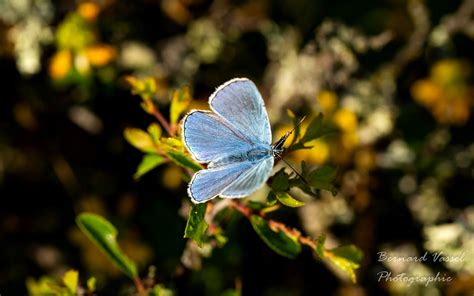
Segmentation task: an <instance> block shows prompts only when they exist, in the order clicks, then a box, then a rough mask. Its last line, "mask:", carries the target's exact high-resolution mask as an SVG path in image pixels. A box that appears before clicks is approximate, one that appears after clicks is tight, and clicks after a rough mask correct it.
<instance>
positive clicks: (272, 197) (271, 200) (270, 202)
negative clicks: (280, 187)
mask: <svg viewBox="0 0 474 296" xmlns="http://www.w3.org/2000/svg"><path fill="white" fill-rule="evenodd" d="M276 203H277V199H276V196H275V193H274V192H273V191H270V192H269V193H268V195H267V206H270V207H271V206H274V205H275V204H276Z"/></svg>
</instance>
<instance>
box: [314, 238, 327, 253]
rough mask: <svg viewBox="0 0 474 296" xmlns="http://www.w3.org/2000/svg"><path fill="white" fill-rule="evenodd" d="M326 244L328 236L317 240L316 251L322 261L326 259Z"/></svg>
mask: <svg viewBox="0 0 474 296" xmlns="http://www.w3.org/2000/svg"><path fill="white" fill-rule="evenodd" d="M325 243H326V236H325V235H324V234H322V235H320V236H319V237H318V239H317V240H316V250H314V251H315V252H316V254H317V255H318V256H319V258H321V259H323V258H324V244H325Z"/></svg>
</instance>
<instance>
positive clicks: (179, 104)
mask: <svg viewBox="0 0 474 296" xmlns="http://www.w3.org/2000/svg"><path fill="white" fill-rule="evenodd" d="M189 103H191V91H190V90H189V87H183V88H181V89H177V90H175V91H174V92H173V95H172V97H171V107H170V122H171V124H176V123H178V121H179V117H180V116H181V114H182V113H183V112H184V111H185V110H186V108H187V107H188V105H189Z"/></svg>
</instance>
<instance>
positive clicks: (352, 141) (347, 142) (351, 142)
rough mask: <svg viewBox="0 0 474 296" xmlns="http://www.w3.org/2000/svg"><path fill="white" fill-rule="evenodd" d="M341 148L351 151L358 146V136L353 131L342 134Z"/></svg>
mask: <svg viewBox="0 0 474 296" xmlns="http://www.w3.org/2000/svg"><path fill="white" fill-rule="evenodd" d="M341 142H342V146H343V147H344V148H345V149H347V150H353V149H354V148H356V147H357V145H359V136H358V135H357V133H356V132H355V131H352V132H347V133H343V134H342V137H341Z"/></svg>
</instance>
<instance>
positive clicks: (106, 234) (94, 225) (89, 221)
mask: <svg viewBox="0 0 474 296" xmlns="http://www.w3.org/2000/svg"><path fill="white" fill-rule="evenodd" d="M76 223H77V225H78V226H79V228H80V229H81V230H82V232H84V234H85V235H86V236H87V237H88V238H89V239H90V240H91V241H92V242H94V243H95V244H96V245H97V246H98V247H99V248H100V249H101V250H102V252H104V253H105V254H106V255H107V256H108V258H109V259H110V260H111V261H112V262H113V263H114V264H115V265H116V266H117V267H118V268H119V269H120V270H121V271H122V272H123V273H125V274H126V275H127V276H128V277H130V278H136V277H137V275H138V273H137V267H136V265H135V263H134V262H133V261H131V260H130V259H129V258H128V257H127V256H126V255H125V254H124V253H123V252H122V250H121V249H120V247H119V245H118V243H117V229H116V228H115V227H114V226H113V225H112V224H111V223H110V222H109V221H107V220H105V219H104V218H103V217H101V216H98V215H96V214H92V213H82V214H80V215H79V216H77V218H76Z"/></svg>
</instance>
